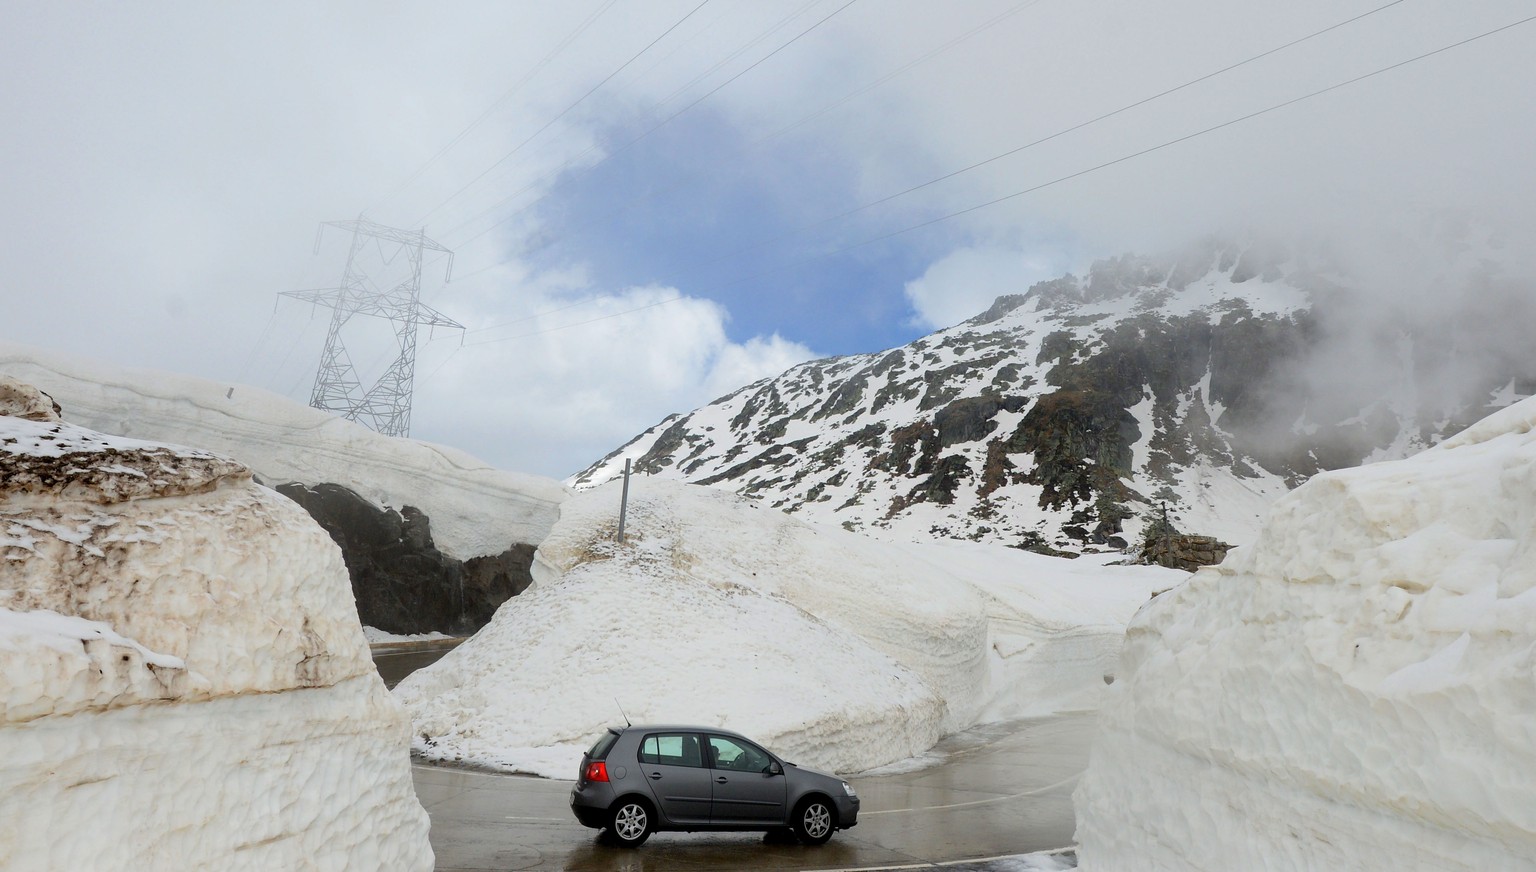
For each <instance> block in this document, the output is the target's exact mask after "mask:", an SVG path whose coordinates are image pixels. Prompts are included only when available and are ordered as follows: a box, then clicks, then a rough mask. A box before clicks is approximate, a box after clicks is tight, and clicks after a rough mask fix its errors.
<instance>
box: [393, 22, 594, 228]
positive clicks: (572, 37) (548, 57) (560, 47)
mask: <svg viewBox="0 0 1536 872" xmlns="http://www.w3.org/2000/svg"><path fill="white" fill-rule="evenodd" d="M617 2H619V0H607V2H606V3H604V4H602V5H601V6H599V7H598V8H597V9H596V10H595V11H593V13H592V14H591V15H588V16H587V17H586V20H584V21H582V22H581V24H579V25H577V26H576V29H575V30H573V31H571V32H570V33H568V34H566V37H565V39H562V40H561V41H560V42H559V43H557V44H556V45H555V47H554V48H552V49H550V50H549V51H548V52H547V53H546V54H545V55H544V57H542V58H540V59H539V62H538V63H536V64H534V65H533V67H531V68H530V69H529V70H528V72H527V73H524V74H523V77H522V78H521V79H518V80H517V82H516V83H514V84H513V85H512V87H510V88H508V89H507V90H506V91H503V92H502V94H501V96H500V97H497V98H496V99H495V101H493V102H492V103H491V105H489V106H487V107H486V109H485V111H484V112H481V113H480V117H478V118H476V119H475V120H474V121H471V122H469V124H468V125H467V126H466V127H465V128H464V129H463V130H460V131H459V132H458V134H457V135H456V136H454V137H453V139H451V140H449V142H448V144H447V145H445V146H443V147H442V148H441V149H438V152H437V154H434V155H432V156H431V157H430V158H427V161H426V163H423V164H422V165H421V166H419V167H417V168H416V171H415V172H413V173H411V174H410V176H409V177H408V178H406V180H405V181H403V182H401V183H400V184H399V185H397V186H396V187H395V189H394V190H393V191H390V192H389V194H387V195H386V196H385V197H384V199H383V200H381V201H379V205H383V204H384V203H387V202H389V201H390V200H393V199H394V198H395V197H396V196H398V195H399V194H400V192H401V191H403V190H405V189H406V188H407V187H409V186H410V184H411V183H412V182H414V181H416V180H417V179H418V178H420V177H421V174H422V173H424V172H426V171H427V168H428V167H430V166H432V164H434V163H436V162H437V161H438V159H440V158H441V157H442V156H443V155H445V154H447V153H448V152H449V151H450V150H452V149H453V147H454V146H456V145H458V144H459V143H460V142H461V141H462V140H463V139H464V137H466V136H468V135H469V134H470V132H471V131H473V130H474V129H475V128H476V127H479V126H480V125H481V123H483V122H484V121H485V119H487V118H489V117H491V114H492V113H494V112H495V111H496V110H497V109H499V108H500V107H501V105H502V104H503V103H505V102H507V101H508V100H509V99H511V98H512V96H513V95H514V94H516V93H517V92H518V91H520V90H522V87H523V86H524V85H526V84H528V82H529V81H531V80H532V79H533V77H534V76H536V75H538V73H539V71H540V70H543V69H544V67H546V66H548V65H549V62H550V61H552V60H554V59H555V57H556V56H558V55H559V54H560V53H561V52H563V51H565V49H566V47H567V46H569V45H570V44H571V43H572V42H575V41H576V38H577V37H579V36H581V34H583V33H585V32H586V30H587V28H589V27H591V26H592V24H593V23H594V22H596V21H597V19H599V18H601V17H602V15H603V13H605V12H607V11H608V10H609V9H612V8H613V5H614V4H615V3H617ZM373 208H375V209H376V208H378V207H377V206H375V207H373ZM370 211H371V210H370Z"/></svg>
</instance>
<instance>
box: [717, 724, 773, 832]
mask: <svg viewBox="0 0 1536 872" xmlns="http://www.w3.org/2000/svg"><path fill="white" fill-rule="evenodd" d="M708 741H709V761H710V774H711V775H712V776H713V777H714V804H713V806H712V810H711V811H710V822H711V823H714V824H728V825H730V824H741V825H747V824H782V823H784V816H785V815H784V801H785V796H786V794H787V793H788V790H789V788H788V786H787V785H788V780H787V779H785V777H784V775H783V774H782V770H781V772H780V774H778V775H774V774H772V773H771V772H770V771H769V767H770V764H772V763H773V757H771V756H769V754H768V752H767V751H764V750H763V749H762V748H759V747H757V746H756V745H754V744H752V743H751V742H746V741H743V740H741V739H736V738H732V737H729V736H716V735H710V736H709V737H708Z"/></svg>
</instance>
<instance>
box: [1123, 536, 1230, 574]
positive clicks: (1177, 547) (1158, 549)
mask: <svg viewBox="0 0 1536 872" xmlns="http://www.w3.org/2000/svg"><path fill="white" fill-rule="evenodd" d="M1231 550H1232V546H1231V545H1228V544H1227V543H1225V542H1222V541H1221V540H1219V539H1216V538H1215V537H1213V536H1192V535H1189V534H1185V533H1177V534H1174V535H1171V536H1159V537H1157V538H1155V539H1153V540H1152V541H1150V542H1147V543H1146V545H1145V546H1144V547H1143V548H1142V549H1141V554H1140V561H1141V562H1142V563H1153V564H1156V565H1158V566H1166V567H1168V568H1169V569H1182V570H1184V571H1185V572H1194V571H1195V570H1197V569H1199V568H1200V567H1202V566H1215V565H1216V564H1218V563H1220V562H1221V561H1222V560H1224V559H1225V558H1226V556H1227V552H1228V551H1231Z"/></svg>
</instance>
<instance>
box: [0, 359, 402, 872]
mask: <svg viewBox="0 0 1536 872" xmlns="http://www.w3.org/2000/svg"><path fill="white" fill-rule="evenodd" d="M15 412H20V413H22V414H25V415H27V417H25V418H23V417H14V416H12V415H11V413H15ZM408 743H409V733H408V726H407V724H406V722H405V720H404V717H403V715H402V714H401V712H400V710H399V708H398V706H397V705H396V704H395V703H394V702H393V700H392V699H391V698H390V697H389V695H388V693H387V691H385V690H384V687H383V684H382V682H381V681H380V680H379V678H378V676H377V674H376V673H375V672H374V671H373V667H372V663H371V660H370V658H369V654H368V646H367V642H366V640H365V639H364V638H363V635H362V629H361V626H360V624H359V623H358V620H357V616H356V612H355V610H354V609H353V606H352V598H351V595H350V592H349V590H348V588H347V583H346V575H345V569H344V567H343V565H342V562H341V555H340V552H339V550H338V549H337V548H336V547H335V546H334V545H333V544H332V543H331V542H330V540H329V538H328V537H327V536H326V535H325V533H324V531H322V530H321V529H320V528H319V527H317V526H316V525H315V524H314V523H313V522H312V521H311V520H310V519H309V518H308V517H307V516H306V515H305V514H304V513H303V511H302V510H300V509H299V508H298V507H297V506H295V505H294V504H293V503H292V502H290V501H289V500H287V499H284V498H283V497H281V496H279V495H278V494H276V493H273V492H272V491H270V490H268V489H267V488H264V487H261V486H259V485H257V484H255V483H254V482H253V481H252V479H251V474H250V471H249V470H248V469H246V468H245V467H244V466H242V465H240V464H238V463H236V462H234V461H231V460H228V459H226V458H222V457H218V456H216V455H213V454H210V453H207V452H202V451H194V450H190V449H185V448H178V447H174V446H169V445H163V444H155V443H146V442H139V441H136V440H131V439H123V438H118V437H111V436H106V435H104V434H101V433H97V432H94V431H90V430H86V429H84V428H81V427H76V426H73V425H71V424H67V423H64V422H63V421H60V420H58V419H57V414H56V412H55V411H54V406H53V403H52V401H51V400H49V399H48V398H46V397H45V396H44V395H43V394H42V393H41V392H40V391H36V390H32V389H29V388H27V387H26V386H24V385H21V384H19V383H17V382H16V381H14V380H8V379H0V748H3V749H4V754H3V755H0V758H3V759H0V857H4V858H5V860H6V862H7V864H8V865H7V868H17V869H96V870H117V869H122V870H137V869H170V868H220V869H251V870H257V869H299V868H304V869H335V870H342V869H363V868H368V869H372V868H390V869H407V870H409V869H415V870H428V869H431V868H432V852H431V849H430V847H429V846H428V843H427V837H426V836H427V818H426V815H425V813H424V812H423V811H422V809H421V806H420V804H419V803H417V801H416V799H415V795H414V792H413V789H412V785H411V776H410V769H409V759H408V756H407V753H406V749H407V747H408Z"/></svg>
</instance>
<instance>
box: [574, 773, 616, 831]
mask: <svg viewBox="0 0 1536 872" xmlns="http://www.w3.org/2000/svg"><path fill="white" fill-rule="evenodd" d="M612 804H613V791H612V789H610V788H609V787H608V785H606V784H592V783H589V784H586V785H580V784H578V785H577V786H575V787H573V788H571V814H574V815H576V820H578V821H580V822H581V825H582V826H584V827H591V828H592V829H594V830H600V829H602V828H603V827H606V826H608V807H609V806H610V805H612Z"/></svg>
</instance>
